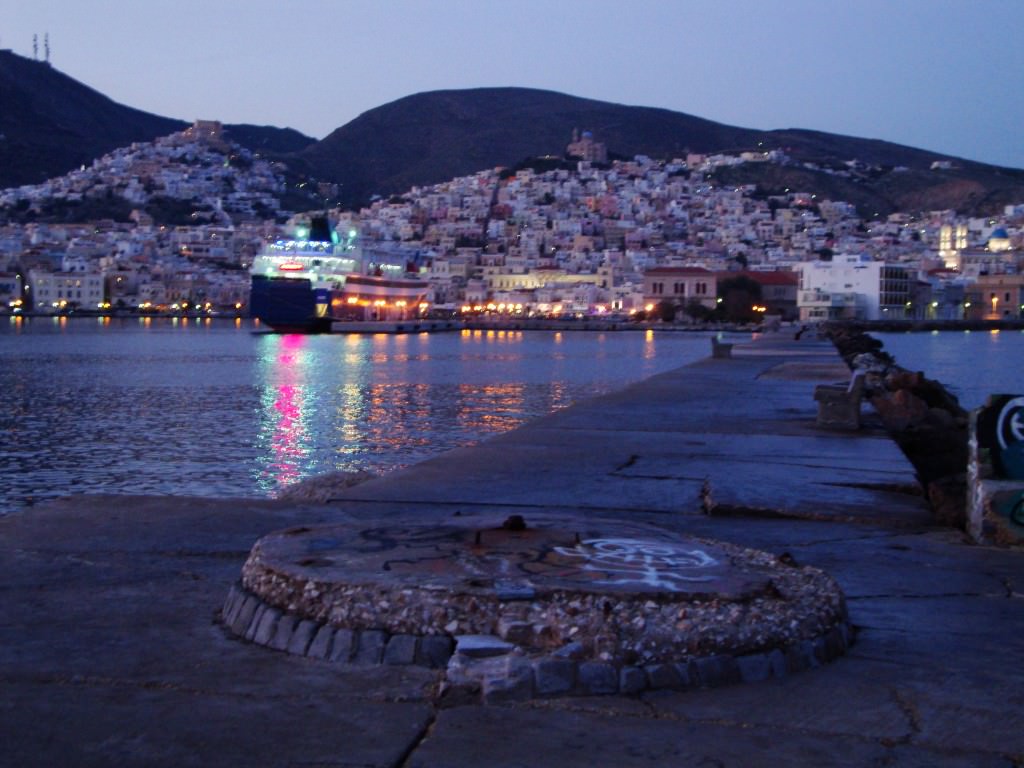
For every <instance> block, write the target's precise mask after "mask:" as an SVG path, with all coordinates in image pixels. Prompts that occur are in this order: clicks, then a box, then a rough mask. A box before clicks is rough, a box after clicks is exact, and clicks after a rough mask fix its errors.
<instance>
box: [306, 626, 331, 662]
mask: <svg viewBox="0 0 1024 768" xmlns="http://www.w3.org/2000/svg"><path fill="white" fill-rule="evenodd" d="M333 638H334V627H332V626H331V625H330V624H323V625H321V626H320V629H318V630H317V631H316V635H315V636H314V637H313V640H312V642H310V644H309V648H308V649H306V655H307V656H309V657H310V658H312V659H327V658H329V657H330V653H331V640H332V639H333Z"/></svg>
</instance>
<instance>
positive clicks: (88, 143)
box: [0, 50, 314, 188]
mask: <svg viewBox="0 0 1024 768" xmlns="http://www.w3.org/2000/svg"><path fill="white" fill-rule="evenodd" d="M188 125H189V124H188V123H186V122H184V121H182V120H173V119H171V118H167V117H160V116H159V115H152V114H150V113H148V112H143V111H141V110H138V109H132V108H131V107H126V106H124V105H122V104H118V103H116V102H114V101H111V100H110V99H109V98H107V97H106V96H104V95H103V94H101V93H99V92H97V91H94V90H93V89H92V88H89V87H88V86H86V85H83V84H82V83H80V82H78V81H77V80H74V79H72V78H70V77H68V76H67V75H65V74H63V73H62V72H59V71H58V70H56V69H54V68H53V67H51V66H50V65H49V64H46V63H44V62H41V61H33V60H32V59H27V58H25V57H23V56H18V55H17V54H15V53H12V52H10V51H6V50H0V137H2V138H0V188H2V187H11V186H18V185H21V184H38V183H39V182H41V181H45V180H46V179H48V178H51V177H53V176H60V175H62V174H65V173H67V172H68V171H70V170H72V169H74V168H77V167H79V166H80V165H83V164H89V163H91V162H92V161H93V160H94V159H95V158H97V157H99V156H100V155H103V154H105V153H107V152H110V151H111V150H113V149H116V148H117V147H123V146H126V145H128V144H131V143H132V142H135V141H152V140H153V139H155V138H157V137H158V136H166V135H167V134H169V133H174V132H175V131H180V130H182V129H184V128H186V127H188ZM225 127H226V128H227V129H228V135H229V136H230V137H231V138H232V139H234V140H235V141H237V142H238V143H239V144H241V145H243V146H245V147H248V148H250V149H252V150H253V151H255V152H268V153H287V152H296V151H298V150H300V149H302V148H303V147H305V146H307V145H309V144H311V143H313V141H314V140H313V139H311V138H309V137H308V136H303V135H302V134H301V133H299V132H298V131H294V130H291V129H281V128H271V127H262V126H254V125H228V126H225Z"/></svg>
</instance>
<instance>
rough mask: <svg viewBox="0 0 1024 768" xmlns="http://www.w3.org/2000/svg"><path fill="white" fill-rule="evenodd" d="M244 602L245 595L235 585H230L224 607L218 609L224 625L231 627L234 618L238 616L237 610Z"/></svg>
mask: <svg viewBox="0 0 1024 768" xmlns="http://www.w3.org/2000/svg"><path fill="white" fill-rule="evenodd" d="M244 601H245V595H244V594H243V593H242V590H240V589H239V588H238V586H237V585H235V584H232V585H231V589H229V590H228V596H227V597H226V598H225V600H224V606H223V607H222V608H221V609H220V618H221V621H223V622H224V624H225V625H227V626H229V627H230V626H231V624H232V622H234V620H235V617H236V616H237V615H238V609H239V607H241V605H242V603H243V602H244Z"/></svg>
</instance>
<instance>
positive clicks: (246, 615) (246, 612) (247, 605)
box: [231, 595, 260, 635]
mask: <svg viewBox="0 0 1024 768" xmlns="http://www.w3.org/2000/svg"><path fill="white" fill-rule="evenodd" d="M259 605H260V601H259V600H258V599H257V598H256V597H254V596H253V595H248V596H246V598H245V599H244V600H243V601H242V604H241V605H239V606H238V610H237V611H236V612H235V618H234V619H233V620H232V621H231V631H232V632H234V633H235V634H236V635H244V634H245V631H246V630H247V629H248V628H249V625H250V624H251V623H252V617H253V615H254V614H255V613H256V609H257V608H258V607H259Z"/></svg>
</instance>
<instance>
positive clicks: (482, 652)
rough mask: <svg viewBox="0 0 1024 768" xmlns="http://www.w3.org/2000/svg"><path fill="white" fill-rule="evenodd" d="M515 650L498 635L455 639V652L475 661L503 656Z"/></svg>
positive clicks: (467, 636) (469, 636)
mask: <svg viewBox="0 0 1024 768" xmlns="http://www.w3.org/2000/svg"><path fill="white" fill-rule="evenodd" d="M513 650H515V646H514V645H512V643H506V642H505V641H504V640H502V639H501V638H500V637H497V636H496V635H459V636H457V637H456V638H455V652H456V653H461V654H462V655H463V656H469V657H470V658H473V659H483V658H486V657H488V656H503V655H504V654H506V653H511V652H512V651H513Z"/></svg>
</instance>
